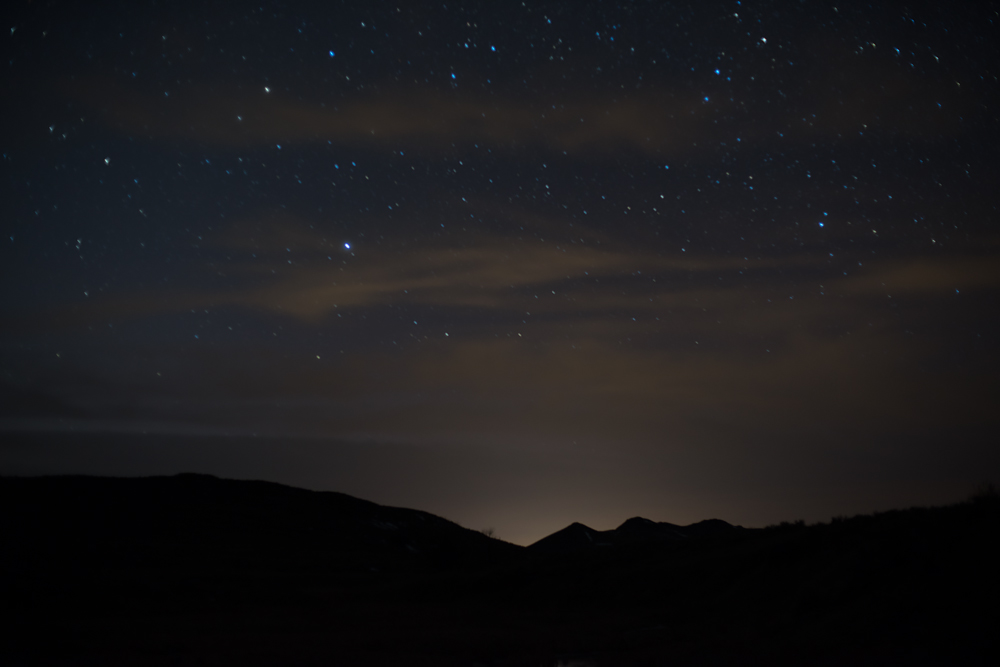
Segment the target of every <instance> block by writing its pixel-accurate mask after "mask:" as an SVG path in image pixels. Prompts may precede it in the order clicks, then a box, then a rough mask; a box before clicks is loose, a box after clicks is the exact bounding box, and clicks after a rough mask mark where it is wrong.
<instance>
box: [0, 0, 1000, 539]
mask: <svg viewBox="0 0 1000 667" xmlns="http://www.w3.org/2000/svg"><path fill="white" fill-rule="evenodd" d="M997 10H998V5H997V4H996V3H957V4H955V3H916V4H909V5H903V4H895V3H885V4H884V5H875V6H871V5H868V4H861V3H857V2H849V3H848V2H845V3H843V4H836V3H815V2H809V3H806V2H743V3H741V2H737V1H735V0H732V1H729V0H727V1H726V2H719V3H715V2H679V3H673V2H648V1H644V2H638V1H637V2H586V3H583V2H580V3H578V2H523V3H521V2H503V3H500V2H496V3H493V2H435V3H421V2H406V3H402V2H400V3H393V2H384V1H382V0H375V1H370V2H363V3H362V2H317V3H307V2H301V3H284V2H273V1H271V0H268V1H267V2H263V1H262V2H260V3H211V2H189V1H185V2H149V1H140V2H129V3H69V2H41V1H38V0H36V1H34V2H23V1H21V2H19V3H18V4H17V5H16V7H15V9H14V11H13V13H11V12H10V8H8V13H7V16H6V23H5V24H4V25H3V26H2V28H3V30H2V36H0V40H2V49H3V62H2V63H0V64H2V67H3V74H2V77H0V84H2V99H3V105H2V108H3V114H4V116H5V120H4V122H3V129H2V133H0V138H2V147H0V148H2V153H3V159H2V186H0V187H2V188H3V189H2V198H0V224H2V227H3V229H2V231H3V235H2V245H0V248H2V249H0V271H2V274H0V275H2V281H0V299H2V302H0V303H2V313H3V315H2V319H0V371H2V373H0V437H2V439H3V440H4V442H5V444H3V445H0V473H4V474H48V473H88V474H113V475H137V474H173V473H176V472H181V471H196V472H205V473H212V474H216V475H220V476H227V477H249V478H261V479H270V480H274V481H280V482H283V483H288V484H294V485H298V486H305V487H308V488H314V489H325V490H338V491H343V492H345V493H350V494H352V495H356V496H359V497H362V498H366V499H369V500H373V501H375V502H379V503H383V504H393V505H402V506H407V507H415V508H418V509H423V510H427V511H430V512H434V513H435V514H439V515H441V516H444V517H446V518H449V519H452V520H454V521H457V522H459V523H461V524H462V525H465V526H468V527H470V528H476V529H480V528H486V527H494V528H495V529H496V533H497V534H498V535H499V536H500V537H501V538H504V539H508V540H510V541H514V542H518V543H528V542H531V541H533V540H535V539H538V538H540V537H542V536H544V535H546V534H548V533H550V532H552V531H555V530H557V529H559V528H562V527H563V526H565V525H566V524H568V523H570V522H572V521H581V522H583V523H586V524H588V525H590V526H592V527H594V528H597V529H606V528H612V527H614V526H616V525H618V524H619V523H621V522H622V521H624V520H625V519H627V518H629V517H631V516H636V515H641V516H645V517H647V518H650V519H654V520H658V521H670V522H673V523H689V522H693V521H697V520H700V519H705V518H710V517H718V518H723V519H726V520H728V521H730V522H733V523H741V524H743V525H747V526H760V525H766V524H768V523H775V522H778V521H782V520H795V519H806V520H808V521H818V520H828V519H829V518H830V517H831V516H834V515H849V514H853V513H858V512H868V511H875V510H884V509H890V508H894V507H906V506H910V505H915V504H935V503H946V502H954V501H957V500H961V499H963V498H964V497H966V496H968V495H969V494H970V493H971V492H972V491H974V490H975V488H976V486H977V484H979V483H981V482H983V481H986V480H994V481H996V480H1000V448H998V445H997V443H996V441H995V438H996V431H997V427H998V426H1000V417H998V415H1000V409H998V404H1000V401H998V397H1000V392H998V377H1000V355H998V350H1000V347H998V329H997V316H996V311H997V306H998V299H997V296H998V292H1000V231H998V227H997V225H998V211H997V204H998V199H1000V198H998V190H1000V169H998V168H997V148H998V146H1000V142H998V139H1000V131H998V130H1000V124H998V111H997V110H998V108H1000V106H998V105H1000V94H998V91H1000V87H998V80H997V76H998V74H1000V52H998V51H1000V32H998V29H997V23H998V21H1000V13H998V11H997Z"/></svg>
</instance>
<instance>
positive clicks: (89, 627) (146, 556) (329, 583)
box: [0, 475, 1000, 666]
mask: <svg viewBox="0 0 1000 667" xmlns="http://www.w3.org/2000/svg"><path fill="white" fill-rule="evenodd" d="M998 531H1000V500H998V497H997V495H996V494H995V493H983V494H980V495H979V496H978V497H976V498H975V499H973V500H970V501H969V502H966V503H962V504H958V505H953V506H950V507H940V508H928V509H910V510H902V511H895V512H887V513H883V514H878V515H875V516H859V517H854V518H851V519H843V520H835V521H833V522H831V523H829V524H820V525H813V526H804V525H801V524H783V525H781V526H775V527H771V528H766V529H752V530H750V529H742V528H738V527H733V526H730V525H729V524H726V523H725V522H722V521H706V522H701V523H699V524H694V525H692V526H674V525H671V524H665V523H654V522H651V521H646V520H644V519H630V520H629V521H627V522H625V524H623V525H622V526H620V527H619V528H617V529H616V530H614V531H603V532H601V531H594V530H592V529H590V528H587V527H586V526H582V525H580V524H573V525H572V526H569V527H567V528H566V529H564V530H563V531H559V532H558V533H556V534H554V535H552V536H549V537H548V538H545V539H544V540H541V541H539V542H538V543H536V544H534V545H532V546H531V547H527V548H524V547H518V546H514V545H510V544H507V543H504V542H500V541H498V540H493V539H490V538H488V537H486V536H485V535H482V534H480V533H477V532H474V531H470V530H466V529H464V528H462V527H460V526H458V525H456V524H453V523H451V522H448V521H446V520H444V519H441V518H439V517H435V516H433V515H430V514H427V513H424V512H418V511H415V510H406V509H399V508H388V507H381V506H378V505H375V504H373V503H368V502H365V501H362V500H358V499H355V498H351V497H350V496H345V495H342V494H336V493H317V492H311V491H304V490H300V489H294V488H290V487H285V486H281V485H278V484H271V483H266V482H246V481H232V480H222V479H217V478H214V477H209V476H203V475H178V476H175V477H158V478H157V477H154V478H143V479H111V478H96V477H45V478H0V623H2V626H0V627H2V630H0V664H3V665H230V664H233V665H313V664H316V665H321V664H322V665H467V666H471V665H476V664H479V665H545V666H554V665H558V664H563V665H569V664H578V665H733V664H739V665H743V664H749V665H775V664H787V665H841V664H843V665H888V664H891V665H897V664H907V665H990V664H998V660H1000V643H998V640H997V637H998V635H1000V631H998V628H1000V614H998V604H1000V599H998V593H1000V577H998V563H1000V550H998V546H1000V532H998Z"/></svg>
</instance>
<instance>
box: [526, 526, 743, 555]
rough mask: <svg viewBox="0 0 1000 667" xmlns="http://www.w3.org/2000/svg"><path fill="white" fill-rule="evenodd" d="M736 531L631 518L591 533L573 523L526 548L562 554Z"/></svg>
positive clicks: (590, 529)
mask: <svg viewBox="0 0 1000 667" xmlns="http://www.w3.org/2000/svg"><path fill="white" fill-rule="evenodd" d="M739 530H743V528H742V527H741V526H733V525H732V524H729V523H726V522H725V521H722V520H721V519H708V520H706V521H699V522H698V523H693V524H691V525H689V526H676V525H674V524H672V523H666V522H656V521H651V520H649V519H644V518H642V517H633V518H631V519H628V520H627V521H625V523H623V524H622V525H620V526H618V527H617V528H615V529H613V530H594V529H593V528H589V527H588V526H585V525H583V524H582V523H573V524H570V525H569V526H567V527H565V528H563V529H562V530H560V531H557V532H555V533H552V534H551V535H548V536H546V537H543V538H542V539H540V540H538V541H537V542H535V543H533V544H530V545H529V546H528V549H529V550H531V551H532V552H534V553H545V554H560V553H563V554H564V553H571V552H574V551H580V550H582V549H594V548H602V547H613V546H619V545H634V544H646V543H651V542H672V541H677V540H689V539H692V538H699V537H708V536H712V535H724V534H728V533H731V532H732V531H739Z"/></svg>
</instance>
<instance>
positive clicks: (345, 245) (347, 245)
mask: <svg viewBox="0 0 1000 667" xmlns="http://www.w3.org/2000/svg"><path fill="white" fill-rule="evenodd" d="M350 249H351V244H350V243H346V242H345V243H344V250H350Z"/></svg>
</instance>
